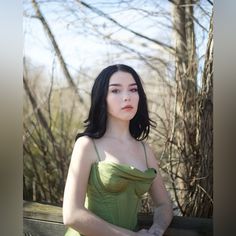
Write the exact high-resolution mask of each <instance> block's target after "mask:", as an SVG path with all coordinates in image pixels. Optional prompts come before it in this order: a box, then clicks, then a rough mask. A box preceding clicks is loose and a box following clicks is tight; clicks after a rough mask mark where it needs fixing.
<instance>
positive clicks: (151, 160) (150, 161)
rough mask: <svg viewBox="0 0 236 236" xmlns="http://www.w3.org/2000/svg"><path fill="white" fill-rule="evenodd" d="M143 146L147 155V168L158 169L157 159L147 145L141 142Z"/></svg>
mask: <svg viewBox="0 0 236 236" xmlns="http://www.w3.org/2000/svg"><path fill="white" fill-rule="evenodd" d="M143 144H144V145H145V149H146V153H147V162H148V166H149V167H152V168H155V169H157V168H158V162H157V158H156V156H155V154H154V152H153V149H152V148H151V147H150V145H149V144H148V143H145V142H143Z"/></svg>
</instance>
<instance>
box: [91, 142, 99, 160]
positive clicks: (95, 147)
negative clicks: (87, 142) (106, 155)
mask: <svg viewBox="0 0 236 236" xmlns="http://www.w3.org/2000/svg"><path fill="white" fill-rule="evenodd" d="M92 140H93V145H94V149H95V151H96V153H97V157H98V161H101V158H100V156H99V153H98V149H97V146H96V144H95V141H94V139H92Z"/></svg>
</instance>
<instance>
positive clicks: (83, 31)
mask: <svg viewBox="0 0 236 236" xmlns="http://www.w3.org/2000/svg"><path fill="white" fill-rule="evenodd" d="M58 2H59V3H58ZM85 2H86V3H90V4H91V5H92V6H94V7H97V8H100V9H102V11H104V12H106V13H108V14H109V15H110V16H112V17H113V18H114V19H115V20H117V21H118V22H120V23H121V24H123V25H127V26H128V27H129V28H132V29H134V30H136V31H138V32H140V33H145V35H148V36H150V37H152V38H155V39H158V40H160V41H163V42H165V43H167V44H171V41H170V39H171V34H172V32H171V31H169V30H167V28H166V27H165V26H162V25H163V24H165V25H169V26H170V25H171V22H170V21H169V20H168V18H167V17H166V16H165V14H164V13H165V12H166V10H168V9H171V7H170V5H169V3H168V1H156V2H159V3H161V5H159V6H158V7H159V8H162V10H161V11H159V12H158V14H159V15H158V16H159V17H158V18H157V17H156V16H155V14H157V12H156V11H155V6H154V5H155V1H149V2H148V1H144V0H143V1H142V0H140V1H134V3H135V4H133V6H134V7H136V8H138V7H140V5H141V7H142V9H144V10H149V11H151V13H152V14H153V17H146V16H145V12H142V13H140V12H139V14H137V11H135V9H131V8H130V9H127V8H126V9H125V8H122V11H121V10H120V9H119V8H118V7H117V5H115V7H114V6H113V5H111V3H113V2H116V1H115V0H112V1H109V3H110V4H109V5H108V4H104V2H106V1H98V0H93V1H85ZM101 3H102V7H101ZM156 4H157V3H156ZM205 6H206V7H207V6H208V7H210V6H209V4H208V5H207V3H206V4H205ZM119 7H122V5H121V6H119ZM77 8H78V9H80V11H74V10H75V9H77ZM40 9H41V11H42V13H43V15H44V16H45V18H46V20H47V22H48V23H49V25H50V27H51V29H52V30H53V34H54V36H55V38H56V41H57V43H58V45H59V48H60V49H61V51H62V53H63V56H64V58H65V61H66V63H67V64H68V66H69V69H70V71H71V73H72V74H73V75H76V74H77V73H78V71H79V70H80V69H81V67H83V68H93V67H95V66H96V67H98V68H102V67H103V66H104V65H105V64H108V63H109V62H111V63H114V62H115V63H120V62H123V61H129V63H131V65H132V63H134V64H135V63H137V61H133V62H132V58H131V57H130V54H125V53H124V54H122V55H119V57H117V55H116V52H117V53H118V52H120V50H119V49H118V48H117V46H115V45H112V44H111V43H110V41H108V40H106V39H102V38H98V37H97V36H96V35H95V36H93V35H92V34H91V32H96V30H97V29H96V27H95V28H93V27H94V26H91V25H90V24H89V23H88V22H89V21H91V20H92V22H93V24H95V25H96V24H97V25H99V24H103V25H104V27H103V28H102V31H103V33H109V34H110V36H111V37H112V38H113V39H121V40H122V42H124V43H125V44H126V43H127V44H129V45H130V40H133V41H134V42H135V43H139V44H144V43H146V44H148V47H144V46H142V47H140V46H135V44H132V43H131V45H132V47H133V48H135V47H137V48H139V50H140V51H141V52H144V53H145V52H147V51H148V50H149V52H148V53H152V52H151V51H153V52H154V51H155V50H156V49H157V48H156V45H154V44H152V43H150V42H147V41H145V40H139V39H138V40H137V37H134V35H133V34H132V33H130V32H127V31H125V30H117V29H118V28H117V27H115V26H114V24H112V23H109V21H106V20H104V18H103V17H98V16H97V15H95V14H94V13H91V11H88V10H85V8H82V7H81V5H79V4H75V1H48V2H46V1H45V2H44V3H43V4H41V5H40ZM65 9H66V10H65ZM68 9H70V11H68ZM78 12H79V14H80V15H78ZM24 15H25V17H24V19H23V29H24V55H25V56H26V57H27V58H30V60H31V61H32V63H33V64H34V65H36V66H37V65H38V66H42V67H44V68H45V70H46V71H48V73H50V71H51V68H52V64H53V63H54V62H55V53H54V49H53V48H52V46H51V43H50V41H49V39H48V37H47V35H46V34H45V32H44V29H43V27H42V24H41V22H40V21H39V20H38V19H36V18H34V17H32V16H34V15H35V13H34V10H33V8H32V5H31V3H30V1H25V2H24ZM200 20H201V24H203V25H206V23H205V22H204V21H203V18H201V19H200ZM157 21H159V22H158V25H157ZM206 27H207V28H208V26H207V25H206ZM196 31H197V33H196V36H197V37H199V42H198V43H199V45H200V47H199V51H198V53H199V56H200V55H202V54H204V52H205V46H206V42H207V40H206V39H204V41H200V37H201V38H202V34H201V31H202V29H201V28H200V27H199V28H196ZM111 52H113V53H111ZM202 61H203V60H202ZM134 64H133V65H134ZM199 66H200V67H202V66H203V65H202V64H201V63H200V65H199ZM57 67H58V68H59V66H58V65H57ZM58 76H60V72H59V73H58ZM62 77H63V76H62Z"/></svg>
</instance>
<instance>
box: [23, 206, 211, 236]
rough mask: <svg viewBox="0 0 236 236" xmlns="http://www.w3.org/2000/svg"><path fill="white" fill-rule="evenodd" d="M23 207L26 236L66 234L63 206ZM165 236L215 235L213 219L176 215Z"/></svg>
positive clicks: (147, 218)
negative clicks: (63, 221)
mask: <svg viewBox="0 0 236 236" xmlns="http://www.w3.org/2000/svg"><path fill="white" fill-rule="evenodd" d="M23 209H24V213H23V231H24V236H63V235H64V234H65V231H66V227H65V226H64V225H63V223H62V208H61V207H57V206H52V205H46V204H40V203H35V202H24V207H23ZM138 219H139V221H138V224H139V226H141V227H144V228H148V227H149V226H150V225H151V224H152V215H146V214H139V217H138ZM98 236H100V235H98ZM111 236H112V235H111ZM165 236H213V223H212V219H208V218H192V217H191V218H190V217H181V216H174V218H173V220H172V222H171V224H170V226H169V228H168V229H167V230H166V232H165Z"/></svg>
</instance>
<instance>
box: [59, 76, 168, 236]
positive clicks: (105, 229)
mask: <svg viewBox="0 0 236 236" xmlns="http://www.w3.org/2000/svg"><path fill="white" fill-rule="evenodd" d="M138 102H139V95H138V92H137V85H136V83H135V80H134V78H133V77H132V75H131V74H129V73H126V72H121V71H118V72H116V73H114V74H113V75H112V76H111V78H110V81H109V89H108V95H107V107H108V111H107V112H108V122H107V129H106V132H105V134H104V136H102V137H101V138H99V139H96V140H95V142H96V146H97V148H98V152H99V155H100V157H101V159H102V161H106V162H115V163H119V164H126V165H130V166H133V167H135V168H137V169H139V170H141V171H145V170H146V169H147V165H146V160H145V157H144V150H143V147H142V145H141V143H140V142H139V141H137V140H135V139H134V138H133V137H132V136H131V135H130V132H129V122H130V120H131V119H132V118H133V117H134V115H135V113H136V111H137V107H138ZM127 106H129V107H127ZM125 107H126V108H125ZM145 146H146V150H147V162H148V168H155V169H156V170H158V164H157V160H156V158H155V156H154V154H153V152H152V150H151V148H150V147H149V146H148V145H147V144H145ZM127 157H128V158H127ZM97 158H98V157H97V154H96V152H95V149H94V146H93V143H92V140H91V139H90V138H89V137H87V136H83V137H80V138H79V139H78V140H77V141H76V143H75V145H74V149H73V152H72V157H71V163H70V167H69V171H68V177H67V181H66V187H65V192H64V200H63V221H64V224H65V225H67V226H69V227H72V228H74V229H75V230H77V231H79V232H80V233H81V234H83V235H86V236H97V235H101V236H111V235H113V236H151V235H152V236H153V235H157V236H162V235H163V233H164V231H165V230H166V228H167V227H168V225H169V223H170V222H171V219H172V207H171V202H170V199H169V196H168V193H167V191H166V188H165V186H164V183H163V180H162V177H161V176H160V174H159V171H157V176H156V177H155V179H154V181H153V183H152V185H151V188H150V195H151V197H152V199H153V202H154V204H155V206H156V208H155V212H154V222H153V225H152V226H151V227H150V229H148V230H146V229H142V230H140V231H139V232H133V231H130V230H127V229H124V228H121V227H118V226H115V225H113V224H110V223H108V222H106V221H104V220H103V219H101V218H99V217H98V216H96V215H95V214H93V213H92V212H90V211H89V210H87V209H86V208H85V207H84V202H85V197H86V190H87V184H88V178H89V174H90V169H91V166H92V164H93V163H95V162H96V161H97Z"/></svg>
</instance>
